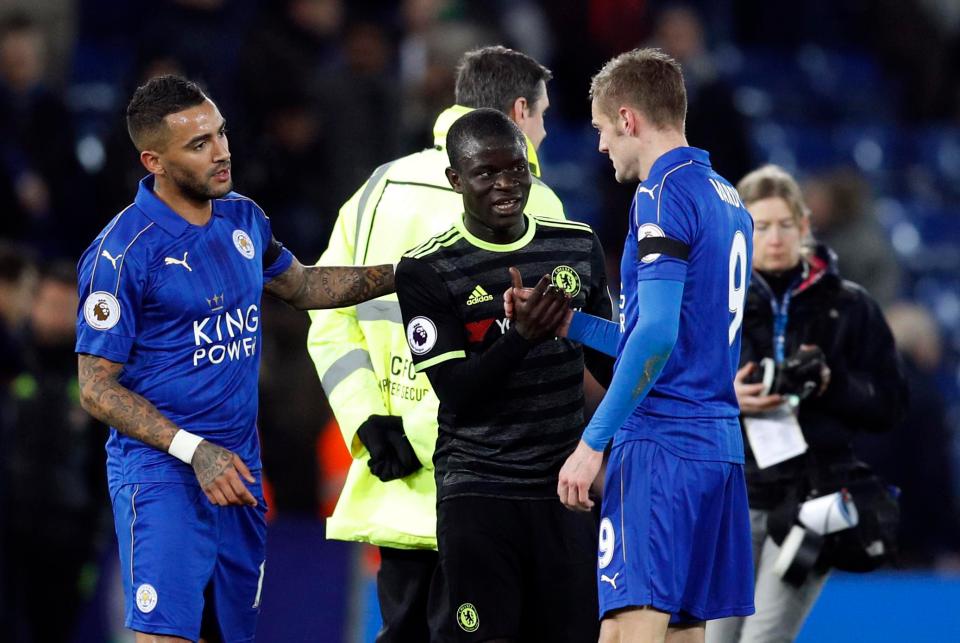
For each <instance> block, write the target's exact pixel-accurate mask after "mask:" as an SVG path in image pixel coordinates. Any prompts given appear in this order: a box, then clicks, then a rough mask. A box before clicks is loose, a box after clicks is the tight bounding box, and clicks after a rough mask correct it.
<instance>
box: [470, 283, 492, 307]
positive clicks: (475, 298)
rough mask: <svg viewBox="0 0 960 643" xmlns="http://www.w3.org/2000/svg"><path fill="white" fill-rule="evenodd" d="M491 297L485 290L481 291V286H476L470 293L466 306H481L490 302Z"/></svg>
mask: <svg viewBox="0 0 960 643" xmlns="http://www.w3.org/2000/svg"><path fill="white" fill-rule="evenodd" d="M492 300H493V295H491V294H489V293H488V292H487V291H486V290H484V289H483V286H480V285H478V286H477V287H476V288H474V289H473V292H472V293H470V297H469V298H468V299H467V305H468V306H473V305H474V304H482V303H483V302H485V301H492Z"/></svg>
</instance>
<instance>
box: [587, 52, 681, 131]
mask: <svg viewBox="0 0 960 643" xmlns="http://www.w3.org/2000/svg"><path fill="white" fill-rule="evenodd" d="M590 99H591V100H594V101H596V102H597V104H598V106H599V108H600V110H601V111H603V113H604V114H606V115H608V116H610V117H611V118H615V117H616V113H617V112H616V110H617V109H618V107H619V106H620V105H629V106H630V107H634V108H636V109H638V110H639V111H640V112H642V113H643V115H644V116H646V118H647V119H648V120H649V121H650V123H651V124H652V125H653V126H654V127H657V128H659V129H667V128H675V129H678V130H680V131H681V132H682V131H683V128H684V122H685V121H686V118H687V90H686V88H685V87H684V85H683V72H682V71H681V70H680V63H678V62H677V61H676V60H674V59H673V58H671V57H670V56H668V55H667V54H665V53H663V52H662V51H661V50H659V49H634V50H633V51H628V52H626V53H623V54H620V55H619V56H617V57H615V58H613V59H611V60H609V61H608V62H607V64H605V65H604V66H603V68H602V69H601V70H600V71H599V72H597V74H596V75H595V76H594V77H593V79H592V80H591V81H590Z"/></svg>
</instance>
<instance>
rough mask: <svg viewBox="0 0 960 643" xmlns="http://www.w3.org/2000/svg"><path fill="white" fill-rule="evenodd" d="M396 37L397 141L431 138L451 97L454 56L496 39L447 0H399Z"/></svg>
mask: <svg viewBox="0 0 960 643" xmlns="http://www.w3.org/2000/svg"><path fill="white" fill-rule="evenodd" d="M401 16H402V19H403V37H402V39H401V41H400V45H399V47H400V49H399V59H400V83H401V87H402V92H403V96H402V102H401V124H400V127H401V139H400V140H401V147H402V149H408V148H409V149H419V148H422V147H424V146H428V145H430V144H431V143H432V142H433V122H434V118H435V117H436V115H437V114H439V113H440V112H442V111H443V110H444V109H446V108H447V107H448V106H449V105H450V104H451V103H453V86H454V80H455V77H456V66H457V61H459V60H460V57H461V56H463V54H464V53H466V52H467V51H469V50H471V49H477V48H479V47H482V46H484V45H491V44H495V43H496V42H497V41H498V40H499V39H498V38H497V36H496V35H495V34H493V33H490V32H489V30H487V29H485V28H483V27H481V26H479V25H477V24H475V23H472V22H467V21H465V20H463V19H462V16H461V12H460V10H459V7H458V6H457V3H456V2H454V1H452V0H404V2H403V6H402V9H401Z"/></svg>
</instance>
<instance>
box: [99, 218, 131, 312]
mask: <svg viewBox="0 0 960 643" xmlns="http://www.w3.org/2000/svg"><path fill="white" fill-rule="evenodd" d="M135 205H136V203H131V204H130V205H128V206H127V207H125V208H124V209H123V210H121V211H120V214H118V215H117V218H116V219H114V220H113V225H111V226H110V229H109V230H107V231H106V232H104V233H103V237H102V238H101V239H100V245H99V246H97V256H96V257H95V258H94V260H93V270H92V271H90V292H91V294H92V293H93V278H94V277H96V276H97V264H99V263H100V257H101V254H100V253H102V252H103V243H104V241H106V240H107V237H108V236H110V233H111V232H113V229H114V228H116V227H117V224H118V223H120V217H122V216H123V215H124V213H125V212H126V211H127V210H129V209H130V208H132V207H133V206H135ZM121 265H122V264H121Z"/></svg>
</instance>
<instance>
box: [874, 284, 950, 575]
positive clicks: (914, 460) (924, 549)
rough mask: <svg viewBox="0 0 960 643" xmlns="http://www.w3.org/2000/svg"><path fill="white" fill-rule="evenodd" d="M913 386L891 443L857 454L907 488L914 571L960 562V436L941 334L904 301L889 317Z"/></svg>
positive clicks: (907, 540)
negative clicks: (957, 441)
mask: <svg viewBox="0 0 960 643" xmlns="http://www.w3.org/2000/svg"><path fill="white" fill-rule="evenodd" d="M886 317H887V321H888V323H889V324H890V330H892V331H893V336H894V339H895V340H896V342H897V348H898V350H899V351H900V355H901V358H902V360H903V366H904V372H905V374H906V376H907V382H908V384H909V387H910V401H909V405H908V407H907V414H906V419H905V420H904V421H903V422H901V423H900V424H899V425H898V426H897V427H896V428H895V429H894V431H893V432H892V433H890V434H887V435H884V436H883V439H877V438H876V436H871V435H863V436H859V438H858V440H859V442H858V443H857V445H856V449H857V452H858V453H859V454H860V455H861V456H862V457H863V459H864V460H866V461H867V462H868V463H870V464H871V465H873V467H874V468H875V469H876V471H877V473H878V474H880V475H881V476H882V477H883V478H884V479H885V480H886V481H887V482H889V483H890V484H895V485H897V486H898V487H900V489H901V491H902V494H901V496H900V511H901V517H900V558H901V563H902V564H903V565H904V566H907V567H913V566H922V567H929V566H940V565H946V566H953V567H956V566H957V563H958V561H960V518H958V513H957V511H958V508H960V507H958V505H957V502H956V497H955V495H954V489H955V488H956V487H955V486H954V484H955V475H956V474H955V471H954V467H953V459H952V457H951V454H952V453H953V436H952V435H951V432H950V429H949V428H948V427H947V424H946V418H945V412H944V400H943V397H942V396H941V395H940V392H939V390H938V388H937V381H936V377H935V376H936V373H937V369H938V368H939V367H940V364H941V359H942V357H943V344H942V340H941V337H940V329H939V328H938V327H937V323H936V322H935V321H934V319H933V317H932V316H931V315H930V313H929V312H927V310H925V309H924V308H922V307H921V306H917V305H915V304H910V303H906V302H899V303H896V304H893V305H892V306H890V307H889V308H888V309H887V311H886Z"/></svg>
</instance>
